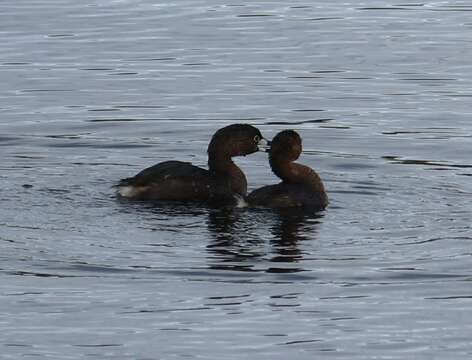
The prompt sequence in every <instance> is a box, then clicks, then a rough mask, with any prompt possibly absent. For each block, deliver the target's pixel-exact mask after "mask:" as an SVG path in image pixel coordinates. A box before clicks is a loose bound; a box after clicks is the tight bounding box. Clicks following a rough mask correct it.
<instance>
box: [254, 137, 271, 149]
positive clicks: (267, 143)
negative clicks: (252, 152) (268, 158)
mask: <svg viewBox="0 0 472 360" xmlns="http://www.w3.org/2000/svg"><path fill="white" fill-rule="evenodd" d="M257 148H258V149H259V151H263V152H269V150H270V141H268V140H266V139H264V138H262V139H261V140H259V142H258V143H257Z"/></svg>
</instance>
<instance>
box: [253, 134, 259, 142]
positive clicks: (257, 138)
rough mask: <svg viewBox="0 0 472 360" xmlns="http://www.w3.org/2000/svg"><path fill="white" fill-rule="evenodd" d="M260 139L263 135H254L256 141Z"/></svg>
mask: <svg viewBox="0 0 472 360" xmlns="http://www.w3.org/2000/svg"><path fill="white" fill-rule="evenodd" d="M259 140H261V137H260V136H259V135H256V136H254V142H256V143H258V142H259Z"/></svg>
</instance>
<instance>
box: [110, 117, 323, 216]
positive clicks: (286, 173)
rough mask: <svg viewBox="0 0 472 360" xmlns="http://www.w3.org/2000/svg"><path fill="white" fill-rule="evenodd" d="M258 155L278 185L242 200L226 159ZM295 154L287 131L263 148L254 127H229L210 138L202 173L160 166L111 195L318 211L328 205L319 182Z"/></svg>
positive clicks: (240, 183) (296, 140)
mask: <svg viewBox="0 0 472 360" xmlns="http://www.w3.org/2000/svg"><path fill="white" fill-rule="evenodd" d="M258 150H263V151H267V152H268V153H269V164H270V167H271V169H272V171H273V172H274V174H275V175H277V176H278V177H279V178H280V179H281V180H282V181H281V182H280V183H279V184H275V185H268V186H263V187H261V188H259V189H256V190H254V191H253V192H251V193H250V194H249V195H247V180H246V176H245V175H244V173H243V172H242V171H241V169H240V168H239V167H238V166H237V165H236V164H235V163H234V162H233V160H232V158H233V157H236V156H245V155H249V154H252V153H254V152H256V151H258ZM301 152H302V140H301V138H300V136H299V135H298V133H297V132H295V131H293V130H283V131H281V132H279V133H278V134H277V135H276V136H275V137H274V138H273V140H272V142H270V143H269V142H268V141H267V140H265V139H264V138H263V136H262V134H261V132H260V131H259V129H257V128H256V127H254V126H251V125H247V124H233V125H229V126H226V127H224V128H222V129H219V130H218V131H217V132H216V133H215V134H214V135H213V137H212V139H211V141H210V144H209V145H208V168H209V169H208V170H206V169H202V168H200V167H197V166H194V165H192V164H191V163H188V162H182V161H165V162H162V163H159V164H157V165H154V166H151V167H149V168H146V169H144V170H142V171H141V172H139V173H138V174H137V175H135V176H133V177H130V178H126V179H122V180H121V181H120V182H119V183H118V185H117V193H118V195H119V196H121V197H124V198H129V199H133V200H146V201H184V202H200V203H207V204H210V205H214V206H222V205H235V204H236V203H237V202H238V200H244V201H245V202H246V203H247V204H248V205H249V206H257V207H268V208H276V209H286V208H289V209H290V208H296V209H304V210H309V211H318V210H322V209H324V208H325V207H326V206H327V204H328V197H327V195H326V192H325V189H324V186H323V182H322V181H321V179H320V177H319V176H318V174H317V173H316V172H315V171H314V170H313V169H311V168H310V167H308V166H305V165H301V164H298V163H295V162H294V161H295V160H297V159H298V157H299V156H300V154H301Z"/></svg>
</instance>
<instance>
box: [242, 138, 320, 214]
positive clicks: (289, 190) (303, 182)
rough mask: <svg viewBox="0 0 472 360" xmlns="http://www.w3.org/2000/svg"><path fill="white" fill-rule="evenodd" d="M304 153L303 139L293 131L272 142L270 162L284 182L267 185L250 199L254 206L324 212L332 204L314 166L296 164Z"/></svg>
mask: <svg viewBox="0 0 472 360" xmlns="http://www.w3.org/2000/svg"><path fill="white" fill-rule="evenodd" d="M301 152H302V139H301V138H300V135H298V133H297V132H295V131H293V130H284V131H281V132H279V133H278V134H277V135H276V136H275V137H274V139H273V140H272V142H271V146H270V150H269V163H270V167H271V169H272V171H273V172H274V174H275V175H277V176H278V177H279V178H280V179H281V180H282V182H280V183H279V184H276V185H268V186H263V187H261V188H259V189H256V190H254V191H253V192H251V193H250V194H249V196H248V198H247V200H248V202H249V204H250V205H252V206H262V207H269V208H276V209H287V208H294V209H295V208H298V209H303V210H308V211H318V210H323V209H324V208H325V207H326V206H327V205H328V196H327V195H326V192H325V189H324V186H323V182H322V181H321V178H320V177H319V175H318V174H317V173H316V172H315V171H314V170H313V169H311V168H310V167H308V166H305V165H301V164H298V163H295V162H294V161H295V160H297V159H298V157H299V156H300V154H301Z"/></svg>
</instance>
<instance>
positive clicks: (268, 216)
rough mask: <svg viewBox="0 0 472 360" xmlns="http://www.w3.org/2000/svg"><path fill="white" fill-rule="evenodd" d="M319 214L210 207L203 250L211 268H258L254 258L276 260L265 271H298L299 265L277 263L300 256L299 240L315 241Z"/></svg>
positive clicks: (292, 261) (256, 269) (289, 261)
mask: <svg viewBox="0 0 472 360" xmlns="http://www.w3.org/2000/svg"><path fill="white" fill-rule="evenodd" d="M321 218H322V215H316V214H313V215H307V214H303V213H301V212H297V211H285V212H284V211H272V210H260V209H257V210H254V209H246V210H245V211H242V210H240V209H221V210H218V209H214V210H211V211H210V212H209V214H208V230H209V232H210V235H211V240H210V244H209V245H208V246H207V251H208V252H209V254H211V257H210V261H211V268H213V269H219V270H225V269H226V270H240V271H261V270H263V271H264V269H261V268H260V263H258V262H256V261H255V260H257V259H258V258H260V259H264V260H266V261H269V262H274V263H277V266H276V265H275V264H272V265H270V267H269V268H267V269H265V271H269V272H282V273H283V272H287V273H289V272H299V271H303V268H300V267H296V268H294V267H287V268H283V267H281V264H282V263H298V262H300V261H301V260H303V255H304V254H303V252H302V251H301V250H300V249H299V247H298V244H299V242H301V241H306V240H311V241H316V240H317V239H316V232H317V230H316V226H317V225H318V219H321Z"/></svg>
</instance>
